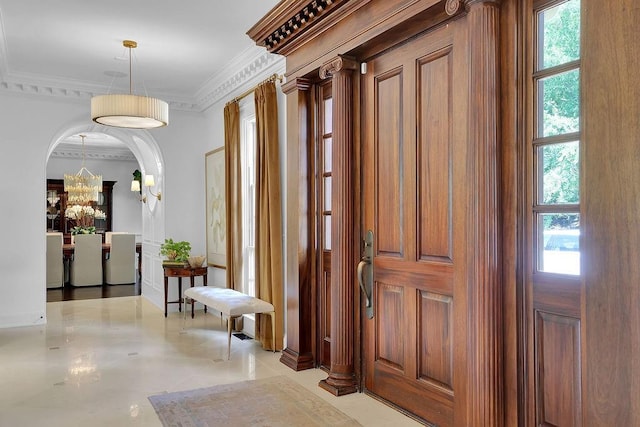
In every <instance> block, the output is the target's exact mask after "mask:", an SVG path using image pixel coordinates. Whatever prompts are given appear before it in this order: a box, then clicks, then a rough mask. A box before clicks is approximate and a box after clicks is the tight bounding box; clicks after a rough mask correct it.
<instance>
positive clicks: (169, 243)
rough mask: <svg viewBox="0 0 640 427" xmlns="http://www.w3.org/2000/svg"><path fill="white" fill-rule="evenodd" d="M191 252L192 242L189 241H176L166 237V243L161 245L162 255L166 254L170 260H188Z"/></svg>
mask: <svg viewBox="0 0 640 427" xmlns="http://www.w3.org/2000/svg"><path fill="white" fill-rule="evenodd" d="M190 254H191V243H189V242H185V241H181V242H174V241H173V239H164V243H163V244H161V245H160V255H164V256H166V257H167V259H170V260H175V261H181V262H187V260H188V259H189V255H190Z"/></svg>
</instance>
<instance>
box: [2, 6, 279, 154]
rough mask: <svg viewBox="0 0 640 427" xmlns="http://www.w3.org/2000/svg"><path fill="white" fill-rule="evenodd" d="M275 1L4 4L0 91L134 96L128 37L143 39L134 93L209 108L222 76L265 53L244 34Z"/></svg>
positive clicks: (135, 51) (134, 69)
mask: <svg viewBox="0 0 640 427" xmlns="http://www.w3.org/2000/svg"><path fill="white" fill-rule="evenodd" d="M277 3H278V1H277V0H259V1H258V0H232V1H215V0H188V1H183V2H179V1H175V0H110V1H108V2H104V1H95V0H0V85H2V88H3V89H7V88H12V87H13V88H15V87H20V88H25V87H29V88H31V91H32V92H35V93H38V92H45V91H46V92H48V93H65V94H68V93H70V92H72V93H83V94H85V93H88V94H89V95H92V94H101V93H128V92H129V60H128V58H129V56H128V50H127V49H126V48H124V47H123V45H122V41H123V40H125V39H131V40H135V41H137V42H138V47H137V48H136V49H133V50H132V53H133V61H132V62H131V66H132V73H131V74H132V75H133V92H134V93H136V94H141V95H148V96H152V97H156V98H161V99H163V100H165V101H167V102H169V105H170V108H171V109H175V108H183V109H186V110H202V109H203V108H204V107H205V106H203V105H202V103H201V100H202V99H204V98H206V95H207V91H209V90H212V89H214V88H211V87H210V86H211V82H212V81H213V80H215V77H216V75H217V73H219V72H221V71H222V70H223V69H224V67H225V66H228V64H229V62H230V61H231V60H232V59H233V58H235V57H238V56H239V55H241V54H242V53H244V52H247V51H251V50H252V49H258V48H257V47H256V46H255V44H254V42H253V41H252V40H251V39H250V38H249V37H248V36H247V35H246V34H245V33H246V31H247V30H248V29H249V28H251V27H252V26H253V25H254V24H255V23H256V22H258V20H260V18H262V17H263V16H264V15H265V14H266V13H267V12H269V11H270V10H271V9H272V8H273V7H274V6H275V5H276V4H277ZM88 97H89V96H87V98H88ZM83 102H86V99H84V100H83ZM87 140H88V139H87ZM70 142H72V141H70ZM76 142H78V141H76ZM112 142H113V141H112Z"/></svg>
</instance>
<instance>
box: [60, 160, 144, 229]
mask: <svg viewBox="0 0 640 427" xmlns="http://www.w3.org/2000/svg"><path fill="white" fill-rule="evenodd" d="M81 167H82V159H75V158H73V159H72V158H60V157H50V158H49V162H48V163H47V179H63V178H64V174H65V173H66V174H75V173H77V172H78V170H80V168H81ZM85 167H86V168H87V169H89V170H90V171H91V172H92V173H93V174H97V175H102V180H103V181H116V184H115V185H114V187H113V203H112V208H113V214H112V217H111V221H112V223H111V226H112V229H113V231H126V232H128V233H134V234H142V213H141V209H142V206H141V205H142V202H140V195H139V194H138V193H137V192H136V193H134V192H131V180H132V179H133V171H134V170H136V169H140V168H141V167H140V165H139V164H138V162H137V161H136V160H110V159H106V160H97V159H86V161H85Z"/></svg>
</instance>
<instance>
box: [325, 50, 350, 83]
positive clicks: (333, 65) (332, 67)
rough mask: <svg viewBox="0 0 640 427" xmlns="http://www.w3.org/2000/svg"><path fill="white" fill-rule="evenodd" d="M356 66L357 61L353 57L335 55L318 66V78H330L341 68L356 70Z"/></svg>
mask: <svg viewBox="0 0 640 427" xmlns="http://www.w3.org/2000/svg"><path fill="white" fill-rule="evenodd" d="M358 66H359V64H358V62H357V61H356V60H354V59H353V58H349V57H348V56H337V57H335V58H333V59H332V60H331V61H329V62H326V63H325V64H324V65H322V67H320V71H319V74H320V78H321V79H323V80H324V79H326V78H331V77H333V75H335V74H336V73H338V72H339V71H342V70H357V69H358Z"/></svg>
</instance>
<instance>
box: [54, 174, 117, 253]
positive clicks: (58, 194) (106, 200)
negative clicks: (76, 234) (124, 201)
mask: <svg viewBox="0 0 640 427" xmlns="http://www.w3.org/2000/svg"><path fill="white" fill-rule="evenodd" d="M115 183H116V181H102V193H100V194H99V196H98V199H99V200H98V201H97V202H94V203H93V204H92V206H93V208H94V209H100V210H101V211H103V212H104V213H105V214H106V218H105V219H96V220H95V224H94V225H95V227H96V233H98V234H103V235H104V233H106V232H107V231H111V224H112V220H113V186H114V185H115ZM46 204H47V208H46V209H47V210H46V219H47V226H46V229H47V231H61V232H63V233H64V241H65V243H68V242H69V241H70V240H71V238H70V235H71V229H72V228H73V223H72V222H70V221H69V220H68V219H67V218H65V216H64V212H65V210H66V209H67V193H66V192H65V191H64V180H62V179H47V196H46ZM103 240H104V238H103Z"/></svg>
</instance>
